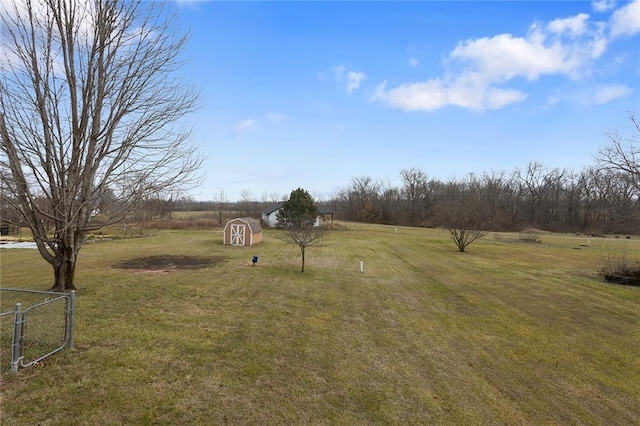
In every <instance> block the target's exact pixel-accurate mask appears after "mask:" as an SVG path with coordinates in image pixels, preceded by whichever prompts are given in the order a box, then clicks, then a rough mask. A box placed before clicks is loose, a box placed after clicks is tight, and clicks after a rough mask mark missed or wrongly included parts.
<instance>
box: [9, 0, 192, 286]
mask: <svg viewBox="0 0 640 426" xmlns="http://www.w3.org/2000/svg"><path fill="white" fill-rule="evenodd" d="M5 4H6V2H5ZM166 12H167V11H166V10H164V7H163V6H162V5H161V4H160V3H158V2H144V1H141V0H138V1H135V0H134V1H117V0H94V1H88V2H87V1H84V0H24V1H19V0H13V1H11V0H9V4H8V5H5V7H4V8H2V10H1V12H0V13H1V15H0V22H1V24H2V29H1V31H2V34H1V37H0V40H2V41H1V43H2V46H0V47H1V48H0V52H3V53H2V54H0V76H1V80H0V143H1V145H0V169H1V173H0V179H1V185H2V188H3V191H2V203H3V204H5V203H6V204H7V205H10V206H11V208H12V209H13V210H14V211H15V212H16V213H17V214H19V216H20V217H21V218H22V219H23V220H24V221H25V223H26V224H27V225H28V226H29V227H30V228H31V230H32V233H33V237H34V239H35V242H36V244H37V246H38V250H39V252H40V254H41V255H42V257H43V258H44V259H45V260H46V261H47V262H48V263H50V264H51V266H52V267H53V270H54V277H55V278H54V283H53V286H52V289H53V290H59V291H63V290H70V289H74V288H75V286H74V276H75V268H76V260H77V257H78V253H79V251H80V248H81V245H82V241H83V238H84V236H85V234H86V232H88V231H91V230H94V229H97V227H99V226H101V225H104V224H105V222H104V221H103V222H101V223H100V224H96V223H95V222H93V221H92V216H93V214H94V211H95V209H96V207H97V206H98V205H99V203H100V202H101V201H102V200H104V198H105V195H106V194H110V195H112V196H115V197H116V198H117V199H118V200H119V203H120V206H122V208H119V209H114V211H117V212H118V213H117V214H114V215H113V216H111V217H110V218H109V219H108V221H107V223H113V222H115V221H118V220H121V219H122V217H123V216H124V215H125V214H126V213H127V211H130V210H131V209H133V208H134V207H135V206H136V205H137V204H138V203H139V201H140V200H144V199H147V198H148V197H149V194H158V193H161V192H164V191H165V190H167V189H169V188H186V187H187V186H189V185H194V184H197V181H198V180H199V179H198V176H197V175H196V172H197V171H198V170H199V168H200V165H201V162H202V158H201V156H200V154H199V151H198V150H197V149H196V148H195V147H194V146H192V145H191V144H190V143H189V138H188V136H189V131H188V128H187V127H186V125H185V123H184V118H185V117H186V116H187V115H188V114H190V113H191V112H193V111H194V110H195V109H196V108H197V106H198V94H197V93H196V92H195V91H194V90H192V89H191V88H190V87H189V86H188V85H186V84H185V82H184V81H182V80H181V79H180V78H178V77H176V71H177V70H178V68H179V66H180V64H181V63H180V58H179V55H180V53H181V51H182V49H183V47H184V45H185V43H186V41H187V38H186V36H183V35H179V34H178V33H177V32H176V30H175V22H174V20H173V19H172V18H165V16H166V15H167V13H166ZM47 221H49V222H51V223H52V224H53V225H52V229H47V228H46V227H45V225H44V223H46V222H47Z"/></svg>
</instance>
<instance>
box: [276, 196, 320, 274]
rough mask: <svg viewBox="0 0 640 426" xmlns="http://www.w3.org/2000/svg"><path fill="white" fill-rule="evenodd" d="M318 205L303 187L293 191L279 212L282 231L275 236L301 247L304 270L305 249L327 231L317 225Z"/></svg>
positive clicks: (302, 270) (314, 243)
mask: <svg viewBox="0 0 640 426" xmlns="http://www.w3.org/2000/svg"><path fill="white" fill-rule="evenodd" d="M317 217H318V206H317V205H316V203H315V201H314V200H313V197H311V195H310V194H309V193H308V192H307V191H305V190H304V189H302V188H298V189H296V190H293V191H292V192H291V195H290V196H289V200H287V201H286V202H285V203H284V204H283V205H282V207H281V208H280V210H279V212H278V225H277V226H278V228H280V229H282V231H281V232H278V233H276V234H274V235H273V236H274V237H275V238H277V239H279V240H281V241H284V242H286V243H289V244H295V245H297V246H298V247H300V252H301V254H302V268H301V269H300V272H304V260H305V251H306V249H307V247H311V246H314V245H316V244H318V243H319V242H320V239H321V238H322V237H323V236H324V235H325V234H326V233H327V231H326V230H325V229H323V228H320V227H319V226H316V219H317Z"/></svg>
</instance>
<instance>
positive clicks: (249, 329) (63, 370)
mask: <svg viewBox="0 0 640 426" xmlns="http://www.w3.org/2000/svg"><path fill="white" fill-rule="evenodd" d="M349 226H350V227H352V228H353V230H351V231H336V232H333V233H331V234H329V236H328V237H327V238H326V239H325V242H324V243H323V245H321V246H319V247H313V248H311V249H309V251H308V253H307V264H306V268H305V269H306V272H305V273H304V274H301V273H300V272H299V268H300V252H299V249H298V248H297V247H296V246H290V245H286V244H285V243H283V242H282V241H279V240H276V239H275V238H273V237H270V236H269V235H268V234H266V235H265V237H264V241H263V243H261V244H260V245H258V246H256V247H253V248H236V247H227V246H222V244H221V242H222V234H221V231H220V230H213V231H204V232H202V231H198V232H196V231H193V232H191V231H190V232H185V231H175V232H174V231H163V232H157V233H155V235H154V236H152V237H148V238H136V239H125V240H114V241H107V242H101V243H95V244H87V245H86V246H85V247H84V248H83V249H82V252H81V253H80V259H79V263H78V272H77V286H78V288H79V289H78V292H77V300H76V304H77V312H76V327H75V337H76V338H75V348H74V349H72V350H65V351H62V352H61V353H58V354H56V355H54V356H53V357H51V358H49V359H48V360H46V361H45V362H43V363H42V364H40V365H37V366H35V367H32V368H29V369H24V370H21V371H20V372H19V373H18V374H16V375H12V374H3V375H2V383H1V386H2V388H1V389H2V393H1V401H0V402H1V404H2V405H1V418H0V420H1V422H2V424H3V425H5V424H6V425H35V424H39V425H58V424H78V425H112V424H184V425H186V424H190V425H191V424H202V425H209V424H293V423H295V424H299V423H310V424H349V425H351V424H372V423H376V424H378V423H380V424H403V425H404V424H519V425H520V424H523V425H526V424H532V425H538V424H594V425H596V424H597V425H600V424H624V425H630V424H638V422H639V420H638V419H640V313H639V312H640V287H632V286H620V285H613V284H607V283H605V282H603V281H602V280H601V279H599V277H598V276H597V272H598V269H599V268H600V267H601V265H602V262H603V259H604V258H605V257H606V256H607V255H608V253H611V252H613V253H617V252H619V251H620V250H624V252H625V253H626V255H627V256H628V257H630V258H633V259H640V240H638V239H632V240H626V239H620V240H615V239H590V241H589V245H588V246H587V245H586V238H582V237H575V236H566V235H565V236H562V235H550V234H549V235H548V234H545V235H543V236H542V243H541V244H533V243H521V242H518V241H517V238H518V236H517V234H513V235H510V234H490V235H488V236H487V237H485V238H484V239H482V240H479V241H477V242H475V243H473V244H472V245H470V246H469V247H468V249H467V250H468V252H466V253H459V252H457V251H456V248H455V246H454V244H453V243H452V242H451V241H450V240H448V237H447V235H446V234H445V233H444V232H442V231H439V230H433V229H412V228H404V227H398V228H394V227H386V226H375V225H370V226H368V225H358V224H349ZM254 254H256V255H258V256H259V261H258V264H257V265H256V266H252V265H251V258H252V256H253V255H254ZM153 255H176V256H195V257H203V258H213V259H215V261H214V263H213V264H211V265H210V266H208V267H206V268H204V269H189V270H173V269H171V270H164V271H162V270H161V271H140V270H135V269H119V268H116V267H114V266H115V265H117V264H119V263H121V262H125V261H129V260H132V259H134V258H137V257H141V256H153ZM0 256H1V262H2V263H1V270H0V272H1V275H0V279H1V284H2V287H22V288H29V289H46V288H48V286H49V285H50V282H51V278H52V271H51V269H50V268H49V266H48V265H47V264H46V263H45V262H44V261H42V260H41V259H40V258H39V255H38V253H37V251H35V250H2V251H1V252H0ZM360 261H363V262H364V272H363V273H361V272H360ZM3 353H4V352H3ZM1 362H3V363H6V362H9V360H6V359H2V360H1Z"/></svg>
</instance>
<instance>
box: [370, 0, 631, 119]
mask: <svg viewBox="0 0 640 426" xmlns="http://www.w3.org/2000/svg"><path fill="white" fill-rule="evenodd" d="M594 7H600V8H604V7H605V6H604V5H597V6H596V5H594ZM638 16H640V0H635V1H634V2H633V3H630V4H627V5H625V6H624V7H622V8H620V9H618V10H616V11H615V12H614V13H613V14H612V16H611V21H610V23H606V22H599V21H592V20H590V17H589V15H588V14H586V13H580V14H578V15H575V16H571V17H567V18H560V19H554V20H551V21H549V22H547V23H545V22H534V23H533V24H532V25H531V26H530V28H529V31H528V33H527V34H526V35H524V36H514V35H512V34H498V35H495V36H492V37H482V38H477V39H470V40H465V41H461V42H459V43H458V45H457V46H456V47H455V48H454V49H453V50H452V51H451V52H450V53H449V55H448V56H447V57H446V59H445V60H444V63H443V65H444V66H445V72H444V76H443V77H435V78H430V79H428V80H426V81H422V82H409V83H403V84H399V85H396V86H395V87H388V83H387V82H386V81H384V82H382V83H381V84H379V85H378V86H377V87H376V90H375V91H374V93H373V96H372V97H371V99H370V100H371V101H373V102H382V103H386V104H387V105H389V106H391V107H392V108H397V109H402V110H407V111H420V110H421V111H433V110H437V109H440V108H443V107H446V106H457V107H461V108H467V109H473V110H487V109H497V108H502V107H505V106H507V105H510V104H513V103H517V102H522V101H523V100H525V99H527V97H528V94H527V93H525V92H523V91H522V90H521V89H516V88H513V87H508V85H509V84H512V82H513V80H514V79H524V80H525V81H528V82H534V81H537V80H538V79H539V78H540V77H542V76H546V75H564V76H565V77H567V78H569V79H570V80H580V79H584V78H586V77H589V76H591V75H592V71H593V69H594V64H596V63H597V61H598V60H599V59H600V58H601V57H602V55H603V54H604V52H605V51H606V50H607V47H608V45H609V43H610V41H611V38H610V37H608V34H607V33H608V32H609V33H610V34H611V36H617V35H623V34H636V33H637V32H640V19H638ZM634 17H635V18H634ZM412 59H413V58H412ZM624 88H625V86H616V85H611V86H607V89H606V90H605V89H603V91H602V93H600V94H598V95H594V97H593V100H594V102H600V103H604V102H608V101H610V100H613V99H616V98H618V97H621V96H626V95H628V90H625V89H624ZM626 89H628V88H626ZM550 99H552V100H553V101H552V103H556V102H557V100H555V98H553V97H552V98H550Z"/></svg>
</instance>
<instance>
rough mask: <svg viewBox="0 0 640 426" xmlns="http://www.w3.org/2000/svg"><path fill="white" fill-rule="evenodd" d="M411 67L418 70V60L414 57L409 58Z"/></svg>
mask: <svg viewBox="0 0 640 426" xmlns="http://www.w3.org/2000/svg"><path fill="white" fill-rule="evenodd" d="M408 63H409V66H410V67H411V68H416V67H417V66H418V59H417V58H416V57H414V56H412V57H411V58H409V62H408Z"/></svg>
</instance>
